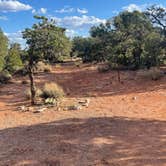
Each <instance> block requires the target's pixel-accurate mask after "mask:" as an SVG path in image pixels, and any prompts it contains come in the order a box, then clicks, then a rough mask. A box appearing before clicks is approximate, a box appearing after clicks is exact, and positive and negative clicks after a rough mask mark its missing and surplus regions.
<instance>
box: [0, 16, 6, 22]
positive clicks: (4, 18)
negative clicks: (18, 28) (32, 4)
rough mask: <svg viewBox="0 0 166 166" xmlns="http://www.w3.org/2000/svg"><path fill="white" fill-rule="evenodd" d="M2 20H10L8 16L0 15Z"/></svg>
mask: <svg viewBox="0 0 166 166" xmlns="http://www.w3.org/2000/svg"><path fill="white" fill-rule="evenodd" d="M0 20H5V21H6V20H8V18H7V17H6V16H0Z"/></svg>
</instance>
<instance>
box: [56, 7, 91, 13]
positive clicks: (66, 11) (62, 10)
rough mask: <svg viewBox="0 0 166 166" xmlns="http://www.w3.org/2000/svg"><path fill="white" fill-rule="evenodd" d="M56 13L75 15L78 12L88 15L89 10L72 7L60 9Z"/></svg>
mask: <svg viewBox="0 0 166 166" xmlns="http://www.w3.org/2000/svg"><path fill="white" fill-rule="evenodd" d="M55 12H56V13H61V14H62V13H74V12H78V13H80V14H87V13H88V10H87V9H85V8H83V9H80V8H77V9H76V8H72V7H70V6H64V8H62V9H59V10H56V11H55Z"/></svg>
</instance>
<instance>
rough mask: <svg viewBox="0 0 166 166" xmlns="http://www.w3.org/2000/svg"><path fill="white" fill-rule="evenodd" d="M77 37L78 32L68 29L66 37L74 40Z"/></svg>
mask: <svg viewBox="0 0 166 166" xmlns="http://www.w3.org/2000/svg"><path fill="white" fill-rule="evenodd" d="M77 35H78V33H77V31H75V30H73V29H66V36H68V37H70V38H73V37H74V36H77Z"/></svg>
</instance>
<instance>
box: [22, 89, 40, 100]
mask: <svg viewBox="0 0 166 166" xmlns="http://www.w3.org/2000/svg"><path fill="white" fill-rule="evenodd" d="M25 96H26V98H27V99H28V100H29V99H30V98H31V92H30V89H27V90H26V91H25ZM41 96H42V91H41V90H40V89H36V97H41Z"/></svg>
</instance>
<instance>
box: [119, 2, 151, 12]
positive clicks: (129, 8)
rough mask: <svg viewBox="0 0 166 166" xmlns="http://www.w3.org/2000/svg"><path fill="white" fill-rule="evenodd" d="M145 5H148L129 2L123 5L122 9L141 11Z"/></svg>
mask: <svg viewBox="0 0 166 166" xmlns="http://www.w3.org/2000/svg"><path fill="white" fill-rule="evenodd" d="M147 6H148V5H147V4H143V5H136V4H130V5H128V6H124V7H123V8H122V9H123V10H127V11H129V12H133V11H135V10H137V11H143V10H145V9H146V8H147Z"/></svg>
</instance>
